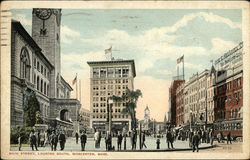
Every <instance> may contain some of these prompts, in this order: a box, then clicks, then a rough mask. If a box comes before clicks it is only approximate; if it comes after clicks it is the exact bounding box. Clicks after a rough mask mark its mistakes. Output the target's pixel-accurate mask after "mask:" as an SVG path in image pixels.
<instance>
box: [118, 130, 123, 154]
mask: <svg viewBox="0 0 250 160" xmlns="http://www.w3.org/2000/svg"><path fill="white" fill-rule="evenodd" d="M121 146H122V134H121V132H120V131H118V135H117V150H118V151H119V150H121V148H122V147H121Z"/></svg>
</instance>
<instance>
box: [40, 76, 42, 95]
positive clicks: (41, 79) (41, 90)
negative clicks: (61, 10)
mask: <svg viewBox="0 0 250 160" xmlns="http://www.w3.org/2000/svg"><path fill="white" fill-rule="evenodd" d="M40 89H41V92H43V80H42V79H41V88H40Z"/></svg>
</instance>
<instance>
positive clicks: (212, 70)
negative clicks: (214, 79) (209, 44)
mask: <svg viewBox="0 0 250 160" xmlns="http://www.w3.org/2000/svg"><path fill="white" fill-rule="evenodd" d="M215 72H216V70H215V68H214V65H212V67H211V70H210V72H209V76H211V75H212V74H213V73H215Z"/></svg>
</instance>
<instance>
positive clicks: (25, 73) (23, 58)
mask: <svg viewBox="0 0 250 160" xmlns="http://www.w3.org/2000/svg"><path fill="white" fill-rule="evenodd" d="M20 78H23V79H26V80H27V81H30V58H29V52H28V50H27V48H26V47H23V48H22V50H21V55H20Z"/></svg>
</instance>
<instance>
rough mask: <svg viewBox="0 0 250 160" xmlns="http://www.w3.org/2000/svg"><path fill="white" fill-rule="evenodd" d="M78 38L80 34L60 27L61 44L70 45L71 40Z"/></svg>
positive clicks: (64, 26)
mask: <svg viewBox="0 0 250 160" xmlns="http://www.w3.org/2000/svg"><path fill="white" fill-rule="evenodd" d="M78 37H80V33H79V32H77V31H75V30H73V29H71V28H69V27H68V26H66V25H63V26H62V27H61V38H62V39H61V40H62V42H63V43H67V44H71V43H72V41H73V39H76V38H78Z"/></svg>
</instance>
